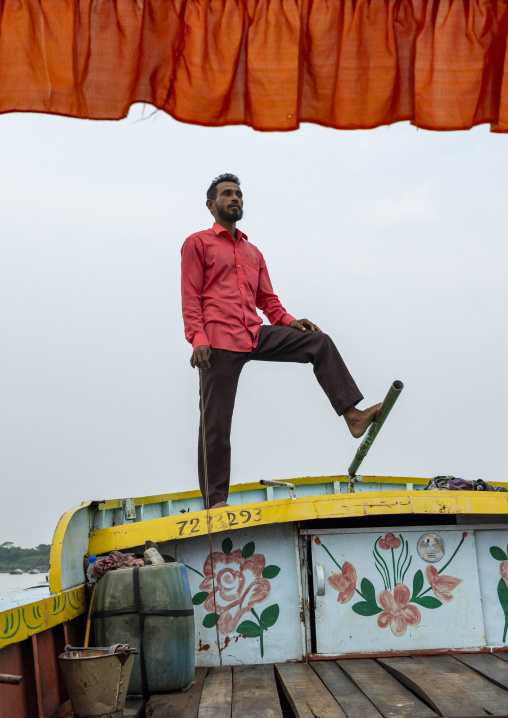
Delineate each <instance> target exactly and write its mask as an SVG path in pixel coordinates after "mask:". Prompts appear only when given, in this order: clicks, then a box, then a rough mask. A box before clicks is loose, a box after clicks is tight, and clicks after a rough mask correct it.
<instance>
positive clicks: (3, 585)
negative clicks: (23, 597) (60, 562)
mask: <svg viewBox="0 0 508 718" xmlns="http://www.w3.org/2000/svg"><path fill="white" fill-rule="evenodd" d="M47 575H48V574H47V572H46V573H36V574H33V575H32V574H30V573H23V574H21V575H20V576H11V574H10V573H0V596H5V595H6V594H7V593H13V592H14V591H23V590H24V589H25V588H32V587H33V586H38V585H39V584H41V583H47V581H46V576H47Z"/></svg>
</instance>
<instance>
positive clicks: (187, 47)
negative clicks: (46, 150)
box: [0, 0, 508, 132]
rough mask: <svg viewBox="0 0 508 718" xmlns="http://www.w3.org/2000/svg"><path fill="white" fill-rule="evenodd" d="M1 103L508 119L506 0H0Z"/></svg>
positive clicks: (265, 118) (325, 118)
mask: <svg viewBox="0 0 508 718" xmlns="http://www.w3.org/2000/svg"><path fill="white" fill-rule="evenodd" d="M0 13H1V14H0V112H12V111H31V112H46V113H54V114H62V115H69V116H72V117H83V118H92V119H119V118H121V117H125V116H126V114H127V112H128V110H129V107H130V106H131V105H132V104H133V103H135V102H145V103H150V104H152V105H154V106H155V107H157V108H159V109H161V110H164V111H165V112H167V113H169V114H170V115H172V116H173V117H174V118H176V119H178V120H181V121H182V122H190V123H196V124H200V125H208V126H219V125H233V124H245V125H249V126H251V127H254V128H255V129H257V130H294V129H296V128H297V127H298V126H299V123H301V122H315V123H318V124H321V125H325V126H327V127H336V128H344V129H353V128H372V127H377V126H379V125H385V124H390V123H393V122H398V121H400V120H410V121H411V122H413V123H414V124H415V125H417V126H418V127H423V128H428V129H433V130H459V129H468V128H470V127H472V126H474V125H477V124H481V123H485V122H488V123H490V124H491V125H492V129H493V130H495V131H501V132H507V131H508V65H507V63H508V60H507V57H506V37H507V22H508V9H507V3H506V0H502V1H501V0H0Z"/></svg>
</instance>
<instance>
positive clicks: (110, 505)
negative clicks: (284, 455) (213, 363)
mask: <svg viewBox="0 0 508 718" xmlns="http://www.w3.org/2000/svg"><path fill="white" fill-rule="evenodd" d="M280 480H281V481H289V483H291V484H295V485H296V486H299V485H301V484H309V485H310V484H333V483H334V482H336V481H338V482H340V483H344V482H347V480H348V477H347V476H346V475H345V474H341V475H338V476H302V477H300V478H297V479H280ZM363 482H364V483H374V484H403V485H405V484H419V485H420V484H424V485H426V484H428V483H429V479H422V478H417V477H413V476H363ZM497 483H499V485H500V486H504V487H506V488H507V489H508V483H502V482H497ZM265 488H266V487H265V486H261V484H260V483H259V481H253V482H250V483H248V484H232V485H231V486H230V487H229V493H230V494H232V493H233V494H234V493H236V492H239V491H253V490H256V489H257V490H258V491H259V489H265ZM200 497H201V491H198V490H196V491H182V492H180V493H178V494H156V495H155V496H139V497H137V498H135V499H134V503H135V505H136V506H146V505H147V504H158V503H161V502H163V501H183V500H184V499H195V498H200ZM125 498H128V497H125ZM120 508H122V499H108V500H106V501H103V502H101V503H100V504H99V510H100V511H104V510H106V509H120Z"/></svg>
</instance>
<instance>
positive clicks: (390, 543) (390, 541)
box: [379, 534, 401, 551]
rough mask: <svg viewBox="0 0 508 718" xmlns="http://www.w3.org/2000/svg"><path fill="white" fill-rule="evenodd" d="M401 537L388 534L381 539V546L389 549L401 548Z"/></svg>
mask: <svg viewBox="0 0 508 718" xmlns="http://www.w3.org/2000/svg"><path fill="white" fill-rule="evenodd" d="M400 543H401V541H400V538H396V537H395V536H394V534H386V536H385V537H384V538H383V539H380V540H379V548H382V549H384V550H385V551H388V549H389V548H399V546H400Z"/></svg>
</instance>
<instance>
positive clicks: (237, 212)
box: [217, 207, 243, 222]
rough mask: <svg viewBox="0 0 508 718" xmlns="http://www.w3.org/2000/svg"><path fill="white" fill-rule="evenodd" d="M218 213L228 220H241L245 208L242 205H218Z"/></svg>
mask: <svg viewBox="0 0 508 718" xmlns="http://www.w3.org/2000/svg"><path fill="white" fill-rule="evenodd" d="M217 214H218V215H219V217H220V218H221V219H223V220H225V221H226V222H239V221H240V220H241V219H242V217H243V209H242V208H241V207H230V208H229V209H227V208H226V207H217Z"/></svg>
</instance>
